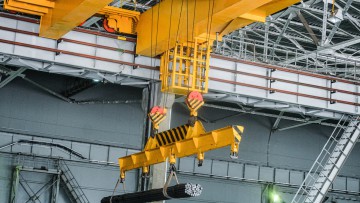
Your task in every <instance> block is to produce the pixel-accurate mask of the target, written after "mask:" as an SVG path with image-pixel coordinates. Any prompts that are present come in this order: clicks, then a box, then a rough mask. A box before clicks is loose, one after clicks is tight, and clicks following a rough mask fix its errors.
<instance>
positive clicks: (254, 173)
mask: <svg viewBox="0 0 360 203" xmlns="http://www.w3.org/2000/svg"><path fill="white" fill-rule="evenodd" d="M244 178H246V179H250V180H258V179H259V167H258V166H253V165H245V174H244Z"/></svg>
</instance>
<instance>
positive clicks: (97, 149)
mask: <svg viewBox="0 0 360 203" xmlns="http://www.w3.org/2000/svg"><path fill="white" fill-rule="evenodd" d="M108 154H109V147H108V146H101V145H93V144H92V145H91V150H90V159H91V160H96V161H108Z"/></svg>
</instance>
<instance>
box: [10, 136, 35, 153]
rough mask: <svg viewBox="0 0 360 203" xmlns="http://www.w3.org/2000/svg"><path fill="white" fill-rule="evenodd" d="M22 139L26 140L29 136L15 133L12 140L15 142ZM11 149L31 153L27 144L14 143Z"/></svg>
mask: <svg viewBox="0 0 360 203" xmlns="http://www.w3.org/2000/svg"><path fill="white" fill-rule="evenodd" d="M24 139H25V140H27V139H29V137H28V136H23V135H17V134H15V135H14V138H13V141H14V142H17V141H19V140H24ZM12 151H13V152H19V153H28V154H29V153H31V146H29V145H14V146H12Z"/></svg>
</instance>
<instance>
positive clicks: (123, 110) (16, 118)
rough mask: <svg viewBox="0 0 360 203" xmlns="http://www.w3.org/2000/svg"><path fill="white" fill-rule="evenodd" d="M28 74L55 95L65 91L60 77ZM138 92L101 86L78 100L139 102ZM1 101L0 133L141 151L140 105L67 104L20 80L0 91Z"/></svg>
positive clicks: (141, 118) (139, 91) (139, 93)
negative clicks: (1, 129)
mask: <svg viewBox="0 0 360 203" xmlns="http://www.w3.org/2000/svg"><path fill="white" fill-rule="evenodd" d="M25 73H28V71H26V72H25ZM28 74H29V75H31V76H30V77H31V79H33V80H35V81H36V82H38V81H40V82H39V83H41V84H43V85H44V86H46V87H48V88H50V89H53V90H55V91H59V92H60V91H62V90H63V89H64V87H65V85H64V84H65V83H64V81H65V80H64V79H63V76H57V75H50V76H49V75H48V74H47V75H46V77H44V76H43V75H41V73H36V74H34V73H32V72H31V73H28ZM54 81H56V82H54ZM114 89H115V91H114ZM103 92H105V93H103ZM114 92H118V94H114ZM141 92H142V90H141V89H140V88H139V89H138V88H126V87H120V86H117V87H116V88H113V87H108V86H106V85H104V86H101V87H96V88H94V90H92V91H89V93H87V94H85V95H81V99H86V100H92V99H109V100H116V99H118V98H121V99H122V98H124V99H141ZM117 95H120V96H117ZM134 95H135V96H134ZM79 97H80V96H79ZM0 98H1V100H0V118H1V119H0V127H1V128H3V129H12V130H16V131H21V132H27V133H29V134H36V135H43V136H48V137H52V138H60V137H62V138H67V139H73V140H81V141H92V142H94V143H98V142H103V143H114V144H116V145H124V146H130V147H133V148H140V145H141V138H142V136H141V135H142V133H143V130H142V129H143V116H144V112H143V111H142V109H141V106H140V104H116V105H110V104H109V105H101V104H99V105H98V104H95V105H77V104H69V103H67V102H64V101H62V100H60V99H58V98H56V97H53V96H51V95H49V94H48V93H45V92H43V91H42V90H39V89H38V88H34V87H33V86H32V85H30V84H29V83H26V82H25V81H22V80H21V79H15V80H14V81H12V82H11V83H10V84H8V85H6V86H5V87H4V88H2V89H1V91H0ZM5 107H6V108H5Z"/></svg>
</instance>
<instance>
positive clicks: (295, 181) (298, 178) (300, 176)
mask: <svg viewBox="0 0 360 203" xmlns="http://www.w3.org/2000/svg"><path fill="white" fill-rule="evenodd" d="M303 181H304V172H301V171H290V184H292V185H300V184H301V183H302V182H303Z"/></svg>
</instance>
